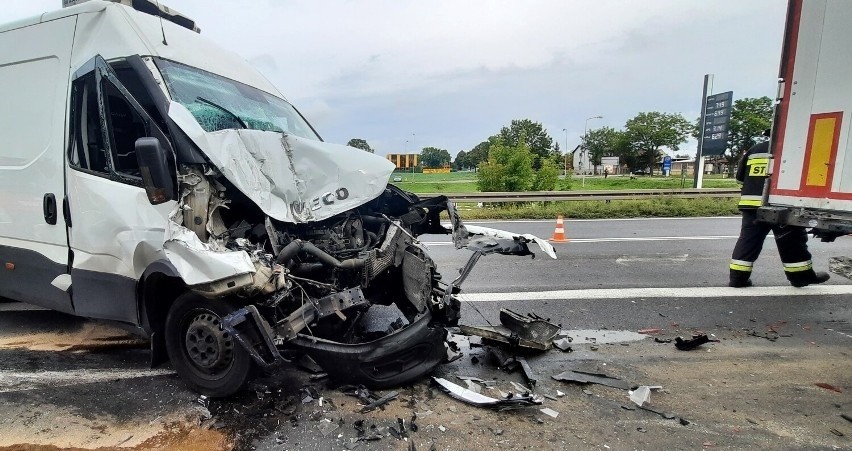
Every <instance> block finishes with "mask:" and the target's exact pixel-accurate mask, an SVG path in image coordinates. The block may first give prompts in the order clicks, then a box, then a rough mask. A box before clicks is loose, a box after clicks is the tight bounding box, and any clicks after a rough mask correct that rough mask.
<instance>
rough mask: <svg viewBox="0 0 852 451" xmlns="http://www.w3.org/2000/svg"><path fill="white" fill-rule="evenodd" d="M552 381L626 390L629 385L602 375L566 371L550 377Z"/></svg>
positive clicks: (615, 378)
mask: <svg viewBox="0 0 852 451" xmlns="http://www.w3.org/2000/svg"><path fill="white" fill-rule="evenodd" d="M552 377H553V379H555V380H557V381H562V382H576V383H579V384H600V385H605V386H607V387H613V388H620V389H622V390H627V389H629V388H630V384H628V383H627V382H625V381H623V380H621V379H619V378H617V377H612V376H608V375H606V374H602V373H588V372H585V371H577V370H568V371H564V372H562V373H559V374H557V375H555V376H552Z"/></svg>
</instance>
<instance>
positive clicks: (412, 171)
mask: <svg viewBox="0 0 852 451" xmlns="http://www.w3.org/2000/svg"><path fill="white" fill-rule="evenodd" d="M414 138H416V136H415V135H414V133H412V134H411V151H412V152H414V149H416V148H417V147H416V146H415V145H414ZM421 164H422V163H421ZM416 166H417V165H416V164H415V165H412V166H411V181H412V182H413V181H414V168H415V167H416Z"/></svg>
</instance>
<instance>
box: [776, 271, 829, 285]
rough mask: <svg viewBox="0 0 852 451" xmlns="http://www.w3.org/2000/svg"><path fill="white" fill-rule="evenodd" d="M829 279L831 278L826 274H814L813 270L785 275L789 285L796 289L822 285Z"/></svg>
mask: <svg viewBox="0 0 852 451" xmlns="http://www.w3.org/2000/svg"><path fill="white" fill-rule="evenodd" d="M830 278H831V276H829V275H828V273H827V272H822V271H820V272H814V270H813V269H809V270H807V271H801V272H793V273H788V274H787V280H789V281H790V285H793V286H794V287H796V288H801V287H804V286H807V285H816V284H818V283H823V282H825V281H827V280H828V279H830Z"/></svg>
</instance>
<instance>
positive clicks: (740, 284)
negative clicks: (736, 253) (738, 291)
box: [728, 269, 752, 288]
mask: <svg viewBox="0 0 852 451" xmlns="http://www.w3.org/2000/svg"><path fill="white" fill-rule="evenodd" d="M749 277H751V271H737V270H736V269H732V270H731V278H730V281H729V282H728V286H729V287H734V288H745V287H750V286H752V283H751V280H749Z"/></svg>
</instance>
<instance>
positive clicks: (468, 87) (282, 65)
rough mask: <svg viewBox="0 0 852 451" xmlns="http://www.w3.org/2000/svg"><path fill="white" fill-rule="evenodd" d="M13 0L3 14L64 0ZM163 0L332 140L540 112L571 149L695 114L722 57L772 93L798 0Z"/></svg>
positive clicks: (454, 140) (755, 87)
mask: <svg viewBox="0 0 852 451" xmlns="http://www.w3.org/2000/svg"><path fill="white" fill-rule="evenodd" d="M3 3H4V5H3V8H2V9H0V23H5V22H8V21H11V20H16V19H20V18H24V17H28V16H32V15H35V14H38V13H41V12H44V11H49V10H53V9H58V8H60V7H61V3H62V1H61V0H26V1H21V0H17V1H14V2H13V1H11V0H6V1H4V2H3ZM161 3H163V4H164V5H167V6H169V7H172V8H174V9H176V10H178V11H180V12H181V13H183V14H184V15H186V16H189V17H190V18H192V19H194V20H195V21H196V23H197V24H198V26H199V27H200V28H201V33H202V35H203V36H206V37H207V38H208V39H211V40H213V41H215V42H216V43H217V44H218V45H220V46H222V47H224V48H226V49H228V50H231V51H234V52H236V53H238V54H240V55H242V56H243V57H244V58H246V59H247V60H248V61H249V62H250V63H251V64H252V65H253V66H254V67H255V68H257V69H258V70H259V71H260V72H261V73H263V74H264V75H265V76H266V77H267V78H268V79H269V80H270V81H272V83H273V84H275V85H276V86H277V87H278V88H279V90H280V91H281V92H282V93H284V95H285V96H286V97H287V99H288V100H289V101H290V102H291V103H293V104H294V105H295V106H296V107H297V108H298V109H299V110H300V111H301V112H302V114H304V115H305V117H306V118H307V119H308V121H309V122H311V124H312V125H313V126H314V127H315V128H316V129H317V131H318V132H319V133H320V135H322V137H323V138H324V139H325V140H326V141H330V142H337V143H344V144H345V143H346V142H347V141H348V140H349V139H350V138H363V139H366V140H367V142H368V143H369V144H370V145H371V146H372V147H373V148H374V149H375V150H376V153H377V154H380V155H383V154H387V153H401V152H406V151H407V152H419V149H422V148H423V147H426V146H433V147H438V148H443V149H447V150H448V151H449V152H450V153H451V154H453V155H455V154H456V153H457V152H458V151H459V150H465V151H467V150H470V149H471V148H472V147H473V146H475V145H476V144H478V143H479V142H481V141H484V140H486V139H487V138H488V137H489V136H491V135H494V134H496V133H497V132H499V130H500V128H502V127H503V126H506V125H508V124H509V123H510V122H511V121H512V120H513V119H525V118H526V119H531V120H533V121H536V122H540V123H541V124H542V125H543V126H544V127H545V129H546V130H547V131H548V133H549V134H550V136H551V137H553V139H554V140H557V141H558V142H559V144H560V147H561V148H562V149H563V150H564V148H565V147H566V142H567V147H568V148H569V149H573V148H574V147H575V146H576V145H577V144H579V143H580V139H581V136H582V135H583V131H584V127H585V126H586V124H587V123H588V127H589V128H590V129H592V128H596V127H601V126H610V127H615V128H621V127H622V126H623V125H624V123H625V122H626V121H627V120H628V119H630V118H631V117H633V116H635V115H636V114H637V113H639V112H642V111H663V112H668V113H682V114H683V115H684V116H685V117H686V118H687V119H689V120H694V119H696V118H697V117H698V116H699V111H700V106H701V90H702V83H703V77H704V74H707V73H712V74H714V75H715V79H714V90H713V92H724V91H734V98H735V99H737V98H744V97H759V96H764V95H766V96H770V97H773V96H774V93H775V89H776V79H777V75H778V65H779V59H780V55H781V43H782V35H783V32H784V19H785V13H786V2H785V1H783V0H748V1H743V0H713V1H706V0H702V1H698V0H643V1H627V0H619V1H616V0H582V1H581V0H570V1H569V0H549V1H544V0H541V1H539V0H526V1H517V0H515V1H503V0H492V1H479V0H468V1H457V0H456V1H449V0H447V1H444V0H420V1H413V0H386V1H378V0H359V1H354V0H323V1H311V0H251V1H248V0H244V1H239V0H233V1H226V0H218V1H215V2H214V1H210V0H163V1H162V2H161ZM211 5H215V7H211ZM594 116H603V118H602V119H592V120H589V121H588V122H587V121H586V119H587V118H590V117H594ZM563 130H564V131H563ZM695 145H696V143H695V141H694V140H690V141H688V142H687V143H685V144H684V145H682V146H681V148H680V150H679V151H678V152H677V153H687V154H690V155H694V154H695Z"/></svg>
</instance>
